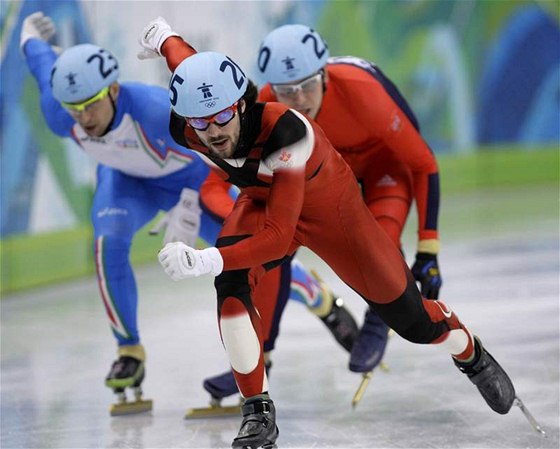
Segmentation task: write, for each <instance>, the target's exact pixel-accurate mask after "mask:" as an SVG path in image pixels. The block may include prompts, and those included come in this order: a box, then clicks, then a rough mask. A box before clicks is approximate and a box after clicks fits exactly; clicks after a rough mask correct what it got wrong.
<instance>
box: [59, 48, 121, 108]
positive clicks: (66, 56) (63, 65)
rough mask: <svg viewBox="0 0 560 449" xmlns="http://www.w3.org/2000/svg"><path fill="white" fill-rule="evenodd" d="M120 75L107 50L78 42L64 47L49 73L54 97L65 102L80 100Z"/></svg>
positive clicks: (95, 92) (115, 79)
mask: <svg viewBox="0 0 560 449" xmlns="http://www.w3.org/2000/svg"><path fill="white" fill-rule="evenodd" d="M118 77H119V64H118V63H117V60H116V59H115V57H114V56H113V55H112V54H111V53H110V52H109V51H107V50H105V49H103V48H101V47H98V46H97V45H93V44H81V45H76V46H74V47H71V48H69V49H67V50H65V51H64V52H63V53H62V54H61V55H60V56H59V57H58V59H57V60H56V61H55V63H54V66H53V69H52V72H51V86H52V93H53V96H54V98H56V99H57V100H58V101H61V102H64V103H79V102H81V101H84V100H87V99H88V98H91V97H93V96H94V95H96V94H97V93H98V92H99V91H100V90H101V89H103V88H104V87H107V86H110V85H111V84H112V83H114V82H115V81H117V79H118Z"/></svg>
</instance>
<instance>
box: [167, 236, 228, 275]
mask: <svg viewBox="0 0 560 449" xmlns="http://www.w3.org/2000/svg"><path fill="white" fill-rule="evenodd" d="M158 259H159V263H160V264H161V266H162V267H163V269H164V271H165V272H166V273H167V275H168V276H169V277H170V278H171V279H173V280H174V281H178V280H180V279H185V278H192V277H198V276H202V275H203V274H212V275H213V276H217V275H219V274H220V273H221V272H222V270H223V269H224V260H223V259H222V255H221V254H220V251H219V250H218V248H215V247H210V248H206V249H202V250H197V249H194V248H191V247H190V246H187V245H185V244H184V243H182V242H174V243H168V244H167V245H165V246H164V247H163V249H162V250H161V251H160V252H159V254H158Z"/></svg>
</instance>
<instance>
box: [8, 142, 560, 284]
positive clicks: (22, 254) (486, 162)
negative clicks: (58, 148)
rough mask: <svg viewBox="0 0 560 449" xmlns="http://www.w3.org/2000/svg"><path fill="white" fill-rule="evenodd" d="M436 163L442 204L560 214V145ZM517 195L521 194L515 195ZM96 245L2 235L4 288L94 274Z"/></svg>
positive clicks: (144, 255)
mask: <svg viewBox="0 0 560 449" xmlns="http://www.w3.org/2000/svg"><path fill="white" fill-rule="evenodd" d="M438 163H439V166H440V179H441V192H442V199H443V201H442V203H443V204H444V205H445V203H446V201H449V200H450V199H453V198H455V197H457V198H461V195H468V194H469V193H470V194H471V196H470V198H473V197H472V192H477V191H480V192H486V193H485V196H484V197H492V195H493V196H496V195H498V196H499V203H500V212H499V217H504V216H505V217H508V216H511V218H512V219H513V217H514V216H519V215H520V214H526V213H527V212H529V213H530V214H533V216H535V215H534V214H536V216H538V217H542V216H547V217H549V218H551V219H554V217H555V219H558V193H559V190H558V189H559V167H560V165H559V163H560V162H559V148H557V147H556V148H552V147H550V148H540V149H538V150H532V151H528V150H527V149H523V151H519V149H512V148H508V149H496V148H491V149H485V148H481V149H480V150H479V151H477V152H476V153H471V154H468V155H459V156H457V155H454V156H445V155H444V156H438ZM510 190H511V192H512V193H511V195H510V194H509V191H510ZM490 192H491V193H490ZM500 192H501V193H500ZM516 192H517V193H516ZM520 192H521V193H520ZM500 195H501V196H500ZM516 195H517V196H520V197H522V198H523V200H522V201H518V200H516V198H515V196H516ZM475 198H476V196H475ZM481 198H482V197H481ZM477 203H479V201H473V202H471V203H469V202H465V207H464V208H462V210H463V211H464V212H463V213H465V214H466V215H465V217H464V219H463V218H461V219H457V218H459V217H456V219H454V220H449V221H447V219H445V220H444V222H445V225H446V226H447V227H448V228H449V227H453V228H455V227H458V228H460V227H468V226H470V225H473V226H474V227H476V223H470V224H469V221H468V220H469V219H471V220H472V216H473V215H472V214H471V215H469V214H468V211H469V209H470V208H473V209H475V208H477V207H478V206H477ZM442 215H443V214H442ZM474 216H475V217H476V214H475V215H474ZM499 217H497V218H499ZM479 218H480V220H482V222H483V226H485V227H487V226H490V225H491V222H492V220H493V218H492V214H491V213H483V214H482V215H481V216H480V217H479ZM477 220H478V219H477ZM151 225H152V223H149V224H148V225H146V226H145V227H144V228H143V229H141V230H140V231H139V232H138V233H137V234H136V236H135V238H134V241H133V245H132V251H131V261H132V263H133V264H135V265H138V264H143V263H148V262H154V261H155V260H156V258H157V252H158V251H159V249H160V248H161V236H155V237H154V236H150V235H149V234H148V230H149V229H150V227H151ZM92 251H93V237H92V230H91V227H90V226H83V227H80V228H77V229H72V230H65V231H58V232H52V233H45V234H39V235H21V236H15V237H10V238H6V239H3V240H1V241H0V262H1V264H0V267H1V282H2V283H1V286H0V293H1V294H6V293H11V292H16V291H21V290H25V289H29V288H34V287H40V286H45V285H49V284H53V283H59V282H63V281H68V280H71V279H76V278H78V277H82V276H86V275H92V274H94V273H95V266H94V261H93V257H92Z"/></svg>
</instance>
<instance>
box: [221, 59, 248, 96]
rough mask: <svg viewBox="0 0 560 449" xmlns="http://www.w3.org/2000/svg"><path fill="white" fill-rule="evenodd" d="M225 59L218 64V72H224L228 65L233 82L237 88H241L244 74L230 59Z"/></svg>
mask: <svg viewBox="0 0 560 449" xmlns="http://www.w3.org/2000/svg"><path fill="white" fill-rule="evenodd" d="M227 59H228V60H227V61H223V62H222V63H221V64H220V72H223V73H225V71H226V69H227V68H228V67H229V68H230V69H231V75H232V77H233V82H234V83H235V85H236V86H237V88H238V89H241V87H242V86H243V83H244V82H245V74H244V73H243V70H241V68H240V67H239V66H238V65H237V64H236V63H235V62H233V61H232V60H231V59H229V58H227Z"/></svg>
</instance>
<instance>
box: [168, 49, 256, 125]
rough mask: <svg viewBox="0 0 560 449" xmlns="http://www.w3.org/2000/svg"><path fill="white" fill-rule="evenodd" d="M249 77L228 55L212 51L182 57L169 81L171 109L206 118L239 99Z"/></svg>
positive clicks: (187, 115) (182, 113) (186, 114)
mask: <svg viewBox="0 0 560 449" xmlns="http://www.w3.org/2000/svg"><path fill="white" fill-rule="evenodd" d="M248 84H249V80H248V78H247V76H245V73H243V70H241V68H240V67H239V66H238V65H237V64H236V63H235V62H234V61H233V60H232V59H230V58H229V57H227V56H226V55H224V54H222V53H217V52H213V51H207V52H201V53H196V54H194V55H193V56H190V57H188V58H187V59H185V60H184V61H183V62H181V64H179V66H178V67H177V68H176V69H175V72H173V76H172V77H171V81H170V82H169V99H170V100H171V105H172V107H173V110H174V111H175V112H176V113H177V114H179V115H181V116H183V117H207V116H209V115H213V114H216V113H218V112H220V111H223V110H224V109H226V108H228V107H229V106H231V105H232V104H234V103H235V102H236V101H237V100H239V99H240V98H241V97H242V96H243V94H244V93H245V91H246V90H247V85H248Z"/></svg>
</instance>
